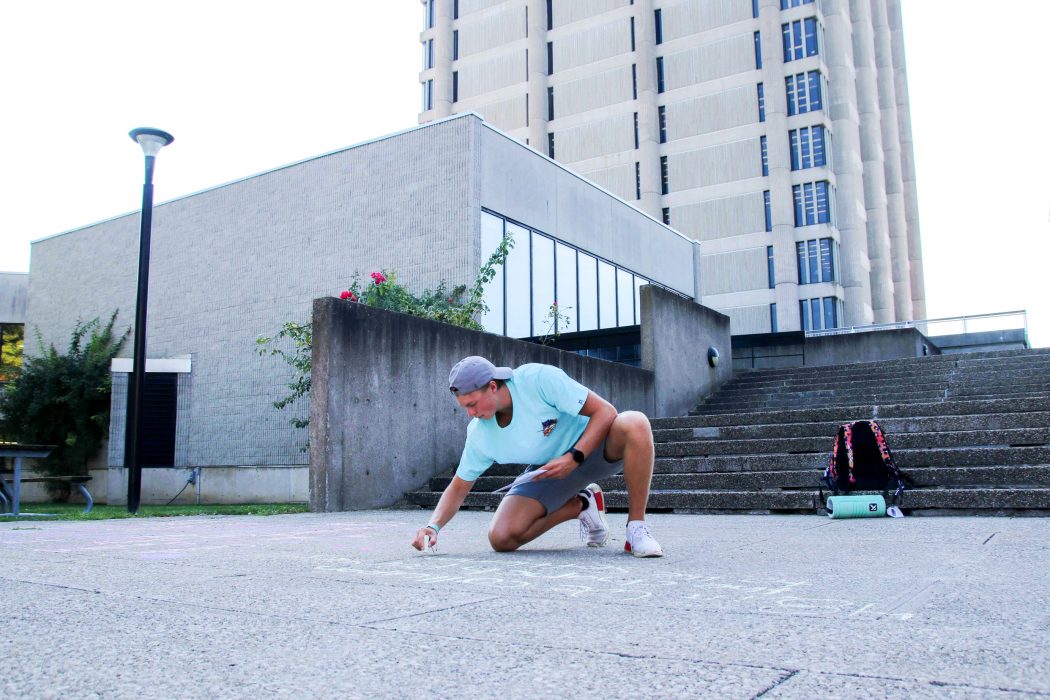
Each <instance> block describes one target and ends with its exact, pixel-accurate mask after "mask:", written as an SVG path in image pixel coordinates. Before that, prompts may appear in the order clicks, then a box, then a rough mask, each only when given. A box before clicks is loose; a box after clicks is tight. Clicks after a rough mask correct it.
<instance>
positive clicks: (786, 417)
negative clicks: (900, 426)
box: [651, 396, 1050, 429]
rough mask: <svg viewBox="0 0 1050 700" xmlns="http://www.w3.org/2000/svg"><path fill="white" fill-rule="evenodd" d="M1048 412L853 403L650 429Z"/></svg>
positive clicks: (1041, 403) (995, 405)
mask: <svg viewBox="0 0 1050 700" xmlns="http://www.w3.org/2000/svg"><path fill="white" fill-rule="evenodd" d="M1043 411H1050V397H1048V396H1036V397H1025V398H1023V399H987V400H981V401H974V400H965V401H963V400H950V401H943V402H940V401H939V402H935V403H906V404H893V403H889V404H881V405H872V404H870V403H856V404H851V405H839V406H822V407H819V408H801V409H793V410H779V411H745V412H738V413H720V414H693V413H691V414H690V415H688V416H678V417H674V418H654V419H653V420H652V421H651V422H652V425H653V427H654V428H657V429H661V428H700V427H705V426H730V425H775V424H781V423H809V422H815V421H832V422H838V423H840V424H841V423H845V422H846V421H849V420H859V419H861V418H876V419H878V420H885V419H886V418H932V417H939V416H965V415H971V416H972V415H984V414H990V413H1030V412H1043Z"/></svg>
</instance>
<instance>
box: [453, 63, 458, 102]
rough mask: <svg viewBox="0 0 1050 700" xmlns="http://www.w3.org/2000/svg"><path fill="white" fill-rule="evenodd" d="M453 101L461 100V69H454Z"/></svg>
mask: <svg viewBox="0 0 1050 700" xmlns="http://www.w3.org/2000/svg"><path fill="white" fill-rule="evenodd" d="M452 101H453V102H459V71H458V70H454V71H452Z"/></svg>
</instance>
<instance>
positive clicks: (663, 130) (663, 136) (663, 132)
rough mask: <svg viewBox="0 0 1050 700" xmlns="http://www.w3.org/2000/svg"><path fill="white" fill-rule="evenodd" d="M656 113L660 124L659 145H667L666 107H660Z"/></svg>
mask: <svg viewBox="0 0 1050 700" xmlns="http://www.w3.org/2000/svg"><path fill="white" fill-rule="evenodd" d="M656 112H657V115H658V116H659V123H660V143H667V107H665V106H664V105H660V106H659V107H657V108H656Z"/></svg>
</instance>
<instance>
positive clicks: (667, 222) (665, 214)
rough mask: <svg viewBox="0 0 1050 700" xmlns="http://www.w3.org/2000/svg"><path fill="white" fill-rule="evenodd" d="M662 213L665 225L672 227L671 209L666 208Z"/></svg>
mask: <svg viewBox="0 0 1050 700" xmlns="http://www.w3.org/2000/svg"><path fill="white" fill-rule="evenodd" d="M660 213H661V214H662V215H663V220H664V225H666V226H670V225H671V207H664V208H663V209H662V210H661V211H660Z"/></svg>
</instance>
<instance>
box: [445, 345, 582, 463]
mask: <svg viewBox="0 0 1050 700" xmlns="http://www.w3.org/2000/svg"><path fill="white" fill-rule="evenodd" d="M507 388H508V389H509V390H510V396H511V400H512V401H513V402H514V405H513V411H514V412H513V416H512V417H511V421H510V423H509V424H508V425H507V427H506V428H501V427H499V424H498V423H496V417H495V416H493V417H492V418H489V419H486V420H480V419H478V418H475V419H473V420H472V421H470V424H469V425H468V426H467V443H466V445H464V447H463V456H462V457H460V459H459V468H458V469H457V470H456V476H458V477H459V478H460V479H463V480H464V481H474V480H475V479H477V478H478V477H479V476H481V475H482V474H483V473H484V472H485V470H487V469H488V468H489V467H491V466H492V464H493V463H499V464H529V465H534V466H542V465H544V464H546V463H547V462H549V461H550V460H552V459H554V458H555V457H557V456H558V455H563V454H565V453H566V452H568V451H569V448H570V447H572V446H573V445H575V444H576V441H577V440H579V439H580V436H581V435H583V430H584V428H586V427H587V423H589V422H590V418H588V417H587V416H581V415H580V409H581V408H583V403H584V402H585V401H586V400H587V394H588V393H589V392H588V389H587V387H585V386H583V385H582V384H580V383H579V382H576V381H574V380H572V379H570V378H569V375H567V374H565V372H563V371H562V370H561V369H559V368H557V367H551V366H550V365H540V364H528V365H522V366H521V367H518V368H517V369H515V370H514V373H513V374H512V375H511V378H510V379H508V380H507Z"/></svg>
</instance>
